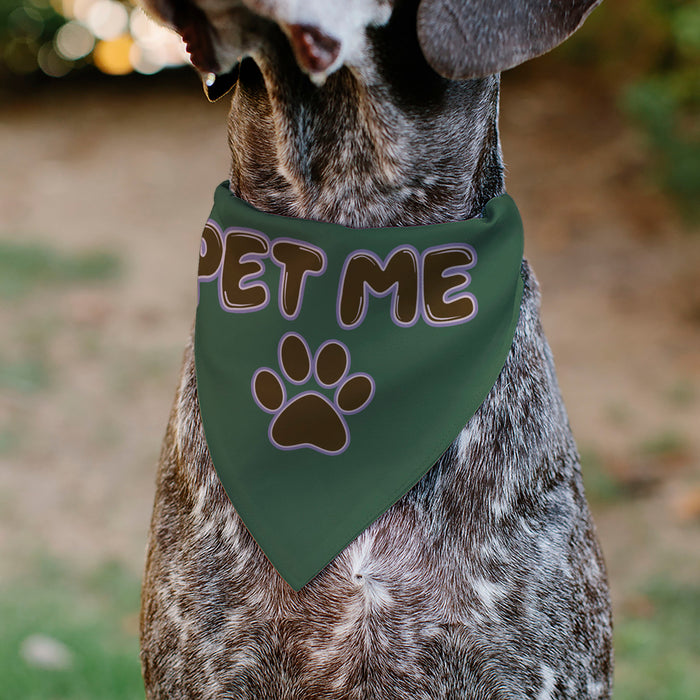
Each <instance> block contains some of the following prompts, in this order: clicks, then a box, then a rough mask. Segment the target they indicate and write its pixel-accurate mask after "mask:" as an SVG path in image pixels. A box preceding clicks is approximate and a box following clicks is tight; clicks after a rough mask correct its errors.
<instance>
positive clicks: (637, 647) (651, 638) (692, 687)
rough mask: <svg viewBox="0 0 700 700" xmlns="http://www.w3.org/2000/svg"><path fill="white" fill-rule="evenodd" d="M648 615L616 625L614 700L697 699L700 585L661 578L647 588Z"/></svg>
mask: <svg viewBox="0 0 700 700" xmlns="http://www.w3.org/2000/svg"><path fill="white" fill-rule="evenodd" d="M642 594H643V595H644V597H645V598H646V599H647V601H648V606H645V607H648V612H647V613H646V614H645V615H644V616H633V615H627V616H625V615H624V614H622V615H620V616H618V617H617V618H616V626H615V657H616V658H615V693H614V695H613V697H614V698H615V700H697V698H698V697H699V696H700V588H698V587H689V586H682V585H679V584H675V583H673V582H672V581H668V580H657V581H655V582H652V583H651V584H649V585H648V586H646V587H645V589H643V591H642Z"/></svg>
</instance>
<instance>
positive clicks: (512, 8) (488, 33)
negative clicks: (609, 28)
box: [418, 0, 601, 80]
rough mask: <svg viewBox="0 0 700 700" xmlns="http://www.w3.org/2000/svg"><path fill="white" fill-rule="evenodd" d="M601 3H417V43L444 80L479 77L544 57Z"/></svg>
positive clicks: (457, 0)
mask: <svg viewBox="0 0 700 700" xmlns="http://www.w3.org/2000/svg"><path fill="white" fill-rule="evenodd" d="M600 2H601V0H421V2H420V5H419V7H418V41H419V43H420V46H421V49H422V51H423V54H424V56H425V58H426V60H427V61H428V63H429V64H430V65H431V67H432V68H433V70H435V71H436V72H437V73H439V74H440V75H442V76H443V77H445V78H451V79H453V80H464V79H467V78H481V77H483V76H486V75H490V74H492V73H499V72H500V71H503V70H506V69H508V68H513V67H514V66H517V65H518V64H519V63H523V62H524V61H527V60H528V59H530V58H534V57H535V56H539V55H540V54H543V53H546V52H547V51H549V50H550V49H553V48H554V47H555V46H557V45H558V44H560V43H561V42H562V41H564V39H566V38H567V37H569V36H570V35H571V34H573V33H574V32H575V31H576V30H577V29H578V28H579V27H580V26H581V24H582V23H583V21H584V20H585V19H586V17H587V16H588V14H589V13H590V12H591V10H593V8H594V7H596V5H598V4H600Z"/></svg>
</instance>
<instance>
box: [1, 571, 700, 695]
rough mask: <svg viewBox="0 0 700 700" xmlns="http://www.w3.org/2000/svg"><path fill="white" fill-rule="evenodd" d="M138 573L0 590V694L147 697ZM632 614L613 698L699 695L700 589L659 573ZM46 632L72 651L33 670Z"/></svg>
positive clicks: (618, 620)
mask: <svg viewBox="0 0 700 700" xmlns="http://www.w3.org/2000/svg"><path fill="white" fill-rule="evenodd" d="M138 596H139V581H138V580H137V579H136V578H135V577H134V576H133V575H131V574H128V573H126V572H125V571H124V569H123V568H122V567H120V566H119V565H116V564H111V565H106V566H102V567H100V568H99V569H97V570H96V571H94V572H92V573H91V574H89V575H87V576H86V577H85V578H83V579H79V578H77V577H76V576H75V575H74V574H71V573H69V572H67V571H66V570H65V568H63V567H62V566H60V565H58V564H56V563H55V562H54V561H52V560H43V561H42V562H40V564H39V565H37V566H36V567H35V569H34V571H33V574H32V576H30V577H27V576H24V577H23V579H22V581H21V583H20V582H17V583H16V584H14V585H12V584H11V585H5V586H4V587H2V588H0V621H1V622H0V679H1V681H0V700H127V699H128V700H143V697H144V692H143V684H142V681H141V675H140V670H139V662H138V641H137V638H136V630H135V628H134V625H135V616H136V614H137V610H138ZM640 598H641V600H642V601H643V604H642V605H637V606H635V607H636V608H637V610H638V612H637V614H634V613H632V612H629V611H628V612H625V610H624V607H623V610H622V611H616V616H615V693H614V695H613V697H614V699H615V700H697V698H698V692H697V691H698V688H700V633H699V632H698V630H699V629H700V588H698V587H691V586H687V585H681V584H678V583H674V582H673V581H672V580H669V579H667V578H664V579H657V580H655V581H652V582H650V583H649V584H648V585H646V586H644V587H642V588H641V589H640ZM33 634H43V635H48V636H50V637H52V638H54V639H56V640H58V641H59V642H61V643H63V644H65V645H66V646H67V647H68V649H69V650H70V652H71V654H72V656H73V664H72V666H71V668H69V669H67V670H62V671H59V670H42V669H38V668H32V667H30V666H28V665H27V663H26V662H25V661H24V660H23V659H22V657H21V655H20V651H19V650H20V647H21V644H22V641H23V640H25V639H26V638H27V637H28V636H29V635H33Z"/></svg>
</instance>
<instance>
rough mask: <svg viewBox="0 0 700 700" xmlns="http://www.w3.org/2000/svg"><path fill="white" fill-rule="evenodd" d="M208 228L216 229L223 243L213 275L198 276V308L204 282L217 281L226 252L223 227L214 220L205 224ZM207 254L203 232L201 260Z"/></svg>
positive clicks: (209, 220) (200, 243)
mask: <svg viewBox="0 0 700 700" xmlns="http://www.w3.org/2000/svg"><path fill="white" fill-rule="evenodd" d="M207 226H211V228H213V229H214V233H215V234H216V235H217V236H218V237H219V243H221V258H220V259H219V265H218V267H217V268H216V270H215V271H214V272H213V273H212V274H211V275H199V274H198V275H197V306H199V296H200V288H201V284H202V282H211V281H212V280H213V279H216V277H217V276H218V275H219V272H220V271H221V266H222V265H223V263H224V253H225V252H226V249H225V248H224V239H223V234H222V233H221V227H220V226H219V224H217V223H216V221H214V219H207V223H206V224H204V228H206V227H207ZM206 254H207V243H206V241H205V240H204V231H202V236H201V238H200V239H199V257H200V259H201V258H203V257H204V256H205V255H206ZM197 268H199V265H197Z"/></svg>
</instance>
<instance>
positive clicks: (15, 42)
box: [0, 0, 89, 79]
mask: <svg viewBox="0 0 700 700" xmlns="http://www.w3.org/2000/svg"><path fill="white" fill-rule="evenodd" d="M61 7H62V6H61V5H60V4H59V3H55V4H52V3H50V2H49V0H0V78H5V79H6V78H8V77H9V76H10V75H13V74H14V75H19V76H23V75H29V74H32V73H35V72H38V71H40V69H41V68H40V64H41V63H44V64H45V66H46V67H47V68H49V62H48V60H45V59H48V58H49V55H48V54H49V53H50V52H51V49H52V47H53V41H54V38H55V36H56V34H57V32H58V30H59V29H60V28H61V27H62V26H63V25H64V24H66V22H67V21H68V19H67V18H66V17H64V16H63V14H61V12H60V11H59V9H60V8H61ZM88 63H89V61H88V60H86V59H83V60H82V61H80V62H78V63H76V67H78V68H80V67H83V66H85V65H88ZM56 67H58V64H57V66H56ZM49 70H50V68H49ZM44 72H45V73H47V71H44ZM55 72H58V73H60V72H61V71H60V70H59V71H55ZM66 72H67V71H66ZM47 74H48V75H51V73H47ZM52 77H59V76H52Z"/></svg>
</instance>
